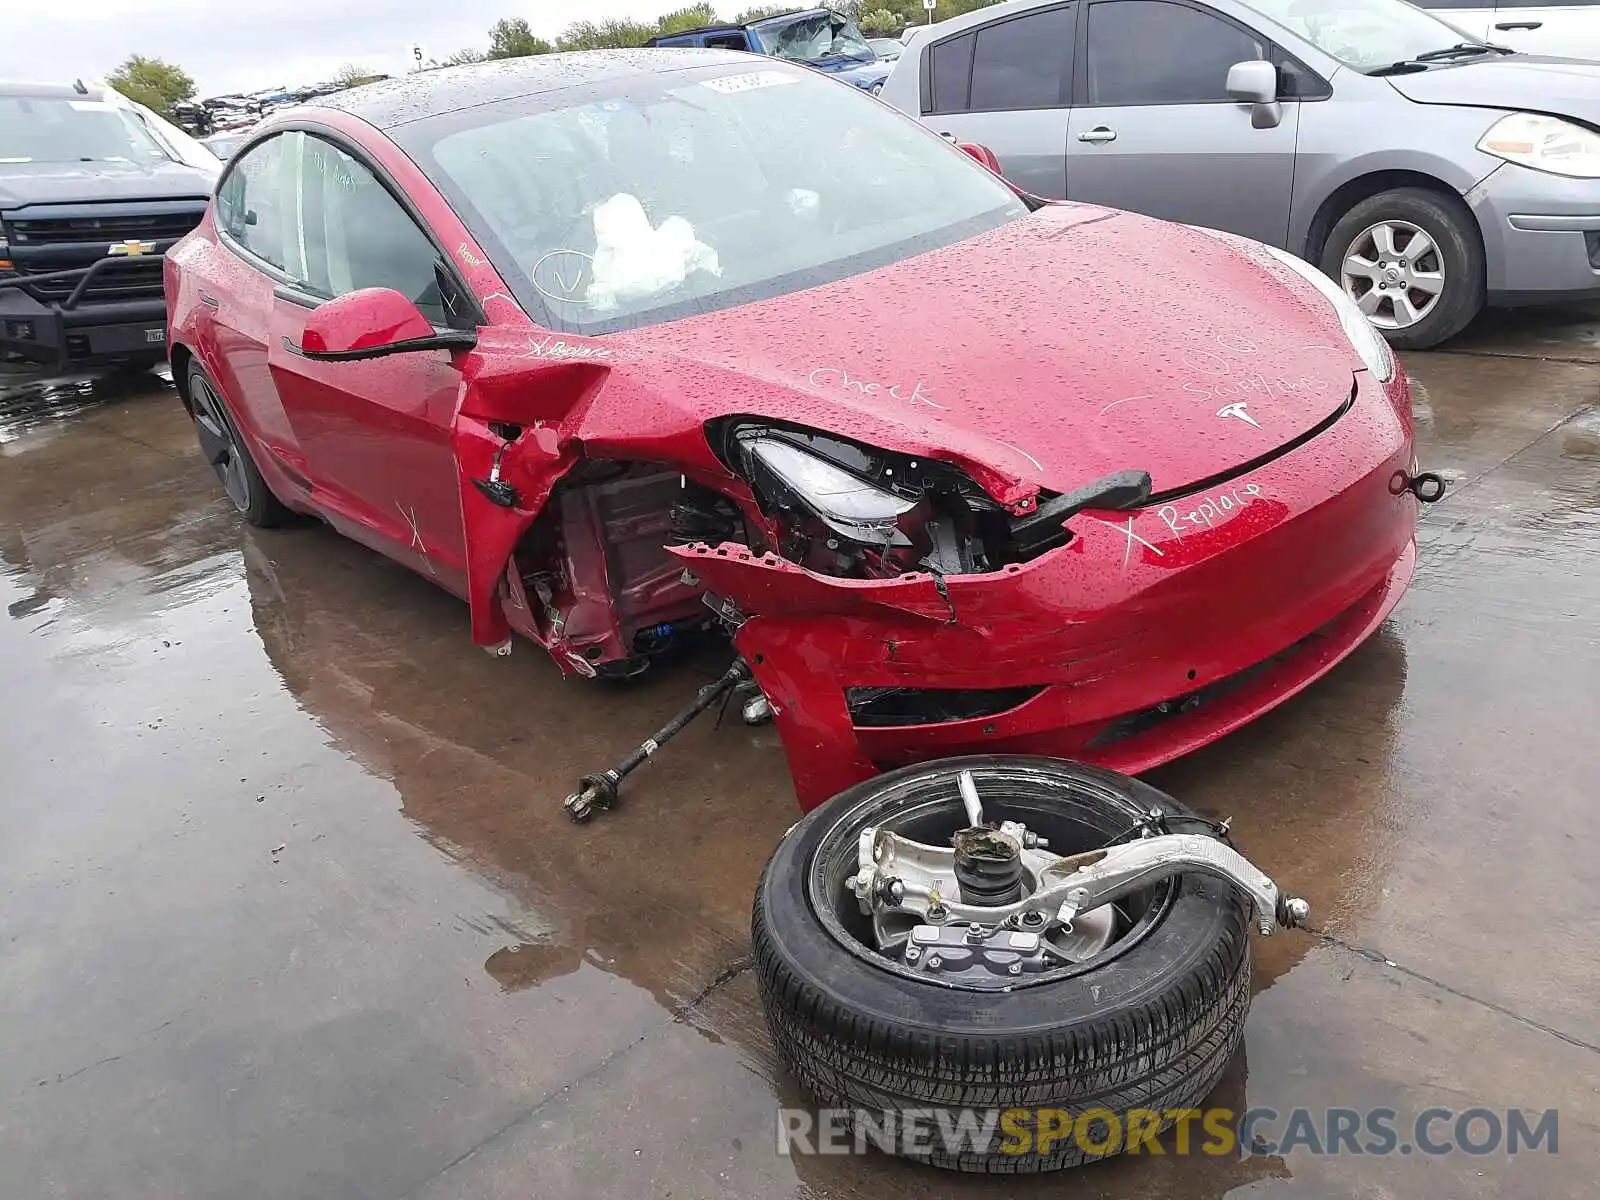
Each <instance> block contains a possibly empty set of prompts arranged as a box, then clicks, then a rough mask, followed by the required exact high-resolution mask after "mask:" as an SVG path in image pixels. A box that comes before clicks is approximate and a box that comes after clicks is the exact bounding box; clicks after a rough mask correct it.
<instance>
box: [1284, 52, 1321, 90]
mask: <svg viewBox="0 0 1600 1200" xmlns="http://www.w3.org/2000/svg"><path fill="white" fill-rule="evenodd" d="M1278 95H1279V96H1280V97H1282V98H1283V99H1285V100H1324V99H1326V98H1327V97H1328V96H1330V95H1332V93H1331V92H1330V91H1329V90H1328V85H1327V84H1326V83H1324V82H1323V81H1322V77H1321V76H1320V75H1318V74H1317V73H1316V72H1315V71H1313V70H1312V69H1311V68H1310V67H1307V66H1306V65H1305V64H1303V63H1302V62H1300V60H1299V59H1294V58H1290V57H1289V56H1288V55H1287V54H1284V55H1281V61H1280V62H1279V63H1278Z"/></svg>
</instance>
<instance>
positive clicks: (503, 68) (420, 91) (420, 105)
mask: <svg viewBox="0 0 1600 1200" xmlns="http://www.w3.org/2000/svg"><path fill="white" fill-rule="evenodd" d="M749 61H750V55H749V54H748V53H746V52H744V51H741V50H703V49H698V48H687V47H685V48H681V49H680V48H676V47H659V48H652V49H643V48H641V49H637V50H580V51H574V52H570V53H565V54H530V55H527V56H525V57H523V58H502V59H496V60H494V61H492V62H482V63H466V64H463V65H462V66H459V67H443V68H440V69H438V70H434V71H417V72H414V73H412V74H410V75H402V76H399V77H397V78H395V79H386V80H384V81H383V82H381V83H369V84H366V85H364V86H362V87H358V88H351V89H350V90H349V91H347V92H338V93H336V94H334V95H331V96H321V97H318V99H317V100H316V101H315V104H316V106H317V107H319V108H332V109H337V110H339V111H340V112H347V113H349V114H350V115H351V116H354V117H359V118H361V120H363V121H365V122H367V124H369V125H375V126H377V127H378V128H379V129H393V128H394V127H395V126H397V125H404V124H406V123H407V122H410V121H420V120H422V119H424V118H426V117H435V116H438V115H439V114H440V113H448V112H456V111H458V110H459V109H463V108H475V107H476V106H478V105H480V104H495V103H498V102H499V101H502V100H514V99H516V98H518V97H520V96H533V95H538V94H541V93H546V92H559V91H564V90H566V89H568V88H577V87H585V86H588V85H590V84H595V83H604V82H606V81H608V80H614V79H627V78H630V77H636V76H640V75H660V74H663V73H667V72H672V71H686V70H689V69H690V68H692V67H708V66H719V65H724V64H726V65H737V64H739V63H748V62H749Z"/></svg>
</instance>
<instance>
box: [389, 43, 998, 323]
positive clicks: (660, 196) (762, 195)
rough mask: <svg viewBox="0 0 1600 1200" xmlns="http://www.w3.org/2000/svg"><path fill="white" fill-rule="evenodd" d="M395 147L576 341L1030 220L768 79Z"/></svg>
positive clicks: (568, 110)
mask: <svg viewBox="0 0 1600 1200" xmlns="http://www.w3.org/2000/svg"><path fill="white" fill-rule="evenodd" d="M752 61H753V62H756V63H760V62H762V61H763V60H761V59H754V60H752ZM393 136H395V137H396V139H397V140H398V141H399V142H400V144H401V146H402V147H403V148H404V149H405V150H406V151H407V153H409V154H410V155H411V156H412V158H413V159H415V160H416V161H417V162H419V163H420V164H421V166H422V168H423V170H424V171H425V172H427V174H428V175H429V177H430V178H431V179H432V180H433V182H434V183H435V185H436V186H438V188H439V190H440V191H441V192H442V193H444V195H445V196H446V198H447V199H448V200H449V201H450V203H451V205H452V207H453V208H455V210H456V211H457V213H458V214H459V215H460V216H461V218H462V220H463V221H464V222H465V223H466V224H467V226H468V228H470V229H471V231H472V233H473V235H474V236H475V237H476V238H477V239H478V241H479V243H480V244H481V245H482V246H483V248H484V250H485V251H486V252H487V253H488V254H489V256H490V258H491V259H492V260H493V262H494V265H495V267H496V269H497V270H498V271H499V272H500V275H501V277H502V278H503V279H505V280H506V282H507V283H508V284H510V285H511V288H512V291H513V292H514V293H516V295H517V299H518V300H519V302H521V303H522V305H523V307H524V308H526V309H527V310H528V312H529V313H531V314H533V315H534V316H535V318H536V319H538V320H540V322H541V323H543V324H546V325H547V327H549V328H553V329H558V330H563V331H571V332H581V333H607V332H612V331H615V330H618V329H626V328H631V327H634V326H640V325H649V324H655V323H658V322H662V321H668V320H673V319H676V318H678V317H684V316H689V315H693V314H697V313H703V312H710V311H714V310H717V309H722V308H729V307H732V306H734V305H738V304H746V303H750V302H753V301H757V300H762V299H767V298H769V297H772V296H776V295H781V294H784V293H786V292H794V291H799V290H801V289H803V288H808V287H814V286H817V285H819V284H823V283H827V282H831V281H833V280H836V279H842V278H844V277H846V276H849V275H856V274H860V273H862V272H864V271H868V270H872V269H874V268H877V267H881V266H885V265H887V264H889V263H891V262H896V261H899V260H901V259H905V258H909V257H911V256H913V255H915V254H920V253H923V252H924V251H927V250H931V249H935V248H937V247H939V246H944V245H949V244H951V243H953V242H956V241H959V240H961V239H963V238H967V237H972V236H974V235H976V234H978V233H982V232H985V231H987V230H990V229H994V228H996V227H998V226H1000V225H1003V224H1005V223H1006V222H1008V221H1011V220H1014V219H1016V218H1018V217H1020V216H1023V215H1024V214H1025V213H1026V212H1027V208H1026V206H1025V205H1024V204H1023V203H1022V201H1021V199H1020V198H1019V197H1018V196H1017V194H1016V193H1015V192H1014V191H1012V190H1011V189H1010V188H1009V187H1007V186H1006V185H1005V184H1004V183H1003V182H1002V181H1001V180H1000V179H998V178H997V177H996V176H994V175H993V174H991V173H990V172H988V171H986V170H985V169H984V168H982V167H980V166H979V165H978V164H977V163H975V162H974V161H973V160H972V159H971V158H969V157H968V156H967V155H965V154H963V153H962V152H961V151H959V150H957V149H956V148H955V147H953V146H951V145H949V144H948V143H946V142H944V141H943V140H942V139H940V138H939V137H938V136H937V135H935V134H932V133H930V132H928V131H927V130H925V129H923V128H922V127H921V126H920V125H918V124H916V123H914V122H912V121H910V120H907V119H906V118H905V117H903V116H901V115H900V114H899V113H897V112H895V111H894V110H893V109H891V108H889V107H888V106H886V105H884V104H882V103H880V102H879V101H877V100H875V99H873V98H871V97H869V96H865V95H863V94H861V93H860V92H859V91H857V90H856V89H854V88H850V87H843V86H841V85H839V84H838V83H835V82H834V81H832V80H830V79H827V78H825V77H824V76H821V75H817V74H814V73H812V72H811V71H808V70H806V69H804V68H801V67H792V66H786V65H780V64H776V63H770V62H769V63H767V65H765V66H757V67H754V68H752V67H749V66H745V65H743V64H741V65H739V66H737V67H730V66H717V67H709V68H708V67H700V68H694V69H690V70H679V71H671V72H661V73H654V74H648V75H633V76H628V77H625V78H622V79H615V80H607V81H605V82H604V83H600V84H596V85H593V86H591V87H587V88H583V89H572V90H567V91H560V92H544V93H536V94H534V95H530V96H522V97H518V98H516V99H514V100H507V101H501V102H498V103H490V104H484V105H480V106H477V107H473V108H466V109H461V110H459V111H456V112H451V113H443V114H440V115H438V116H435V117H429V118H426V119H424V120H420V121H416V122H413V123H410V124H408V125H405V126H401V127H400V128H398V129H397V130H396V131H395V133H394V135H393Z"/></svg>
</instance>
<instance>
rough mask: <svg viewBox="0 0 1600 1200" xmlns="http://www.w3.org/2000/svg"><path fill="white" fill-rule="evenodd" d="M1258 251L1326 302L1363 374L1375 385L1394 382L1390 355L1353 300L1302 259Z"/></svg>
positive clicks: (1271, 249) (1272, 248)
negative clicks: (1336, 316)
mask: <svg viewBox="0 0 1600 1200" xmlns="http://www.w3.org/2000/svg"><path fill="white" fill-rule="evenodd" d="M1262 249H1263V250H1265V251H1266V252H1267V253H1268V254H1270V255H1272V257H1273V258H1275V259H1277V260H1278V261H1279V262H1281V263H1282V264H1283V265H1284V266H1286V267H1288V268H1289V269H1290V270H1291V271H1293V272H1294V273H1295V274H1296V275H1298V276H1300V278H1301V279H1304V280H1305V281H1306V282H1307V283H1309V284H1310V285H1311V286H1312V287H1314V288H1316V289H1317V291H1319V292H1321V293H1322V294H1323V296H1324V297H1326V298H1327V301H1328V303H1329V304H1331V305H1333V311H1334V312H1336V313H1338V314H1339V324H1340V325H1342V326H1343V327H1344V335H1345V337H1347V338H1349V339H1350V344H1351V345H1352V346H1354V347H1355V350H1356V353H1357V354H1359V355H1360V356H1361V361H1362V362H1364V363H1365V364H1366V365H1367V370H1369V371H1371V372H1372V374H1373V377H1374V378H1375V379H1377V381H1378V382H1379V383H1388V382H1389V380H1391V379H1393V378H1394V354H1393V352H1392V351H1390V349H1389V343H1388V342H1386V341H1384V340H1383V334H1381V333H1379V332H1378V331H1377V329H1376V328H1375V327H1374V326H1373V324H1372V322H1371V321H1369V320H1367V314H1366V313H1364V312H1362V311H1361V310H1360V309H1359V308H1357V307H1356V302H1355V301H1354V300H1352V299H1350V297H1349V296H1347V295H1345V292H1344V289H1343V288H1342V287H1340V286H1339V285H1338V284H1337V283H1335V282H1334V281H1333V280H1331V279H1329V278H1328V277H1327V276H1326V275H1324V274H1323V273H1322V272H1321V271H1319V270H1317V268H1316V267H1313V266H1312V265H1311V264H1310V263H1308V262H1306V261H1305V260H1304V259H1302V258H1296V257H1295V256H1294V255H1292V254H1290V253H1289V252H1288V251H1287V250H1280V249H1278V248H1277V247H1276V246H1266V245H1263V246H1262Z"/></svg>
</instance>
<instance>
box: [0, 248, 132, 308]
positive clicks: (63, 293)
mask: <svg viewBox="0 0 1600 1200" xmlns="http://www.w3.org/2000/svg"><path fill="white" fill-rule="evenodd" d="M58 269H59V268H58ZM43 273H44V271H43V268H41V267H39V266H38V265H37V264H34V266H33V270H32V271H30V272H28V274H33V275H41V274H43ZM78 282H79V280H78V279H47V280H45V281H44V282H43V283H30V284H27V285H26V286H25V290H26V291H29V292H32V293H33V294H34V295H35V296H36V297H37V298H38V299H40V300H45V301H50V300H65V299H66V298H67V297H68V296H70V295H72V290H73V289H74V288H75V287H77V286H78ZM159 295H161V256H160V255H152V256H151V257H149V258H131V259H129V260H128V261H127V262H125V263H115V264H113V265H112V266H109V267H105V268H103V269H102V270H101V271H100V272H99V273H98V274H97V275H96V276H95V277H94V278H93V279H91V280H90V281H89V286H88V287H86V288H84V289H83V296H82V297H81V298H80V303H81V302H82V301H83V300H141V299H145V298H147V297H151V296H159Z"/></svg>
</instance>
